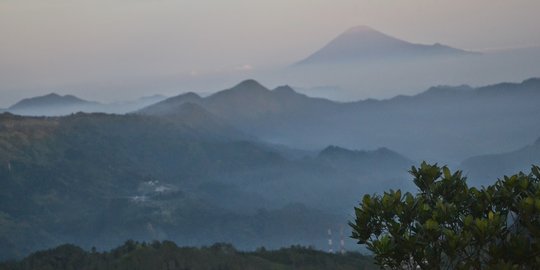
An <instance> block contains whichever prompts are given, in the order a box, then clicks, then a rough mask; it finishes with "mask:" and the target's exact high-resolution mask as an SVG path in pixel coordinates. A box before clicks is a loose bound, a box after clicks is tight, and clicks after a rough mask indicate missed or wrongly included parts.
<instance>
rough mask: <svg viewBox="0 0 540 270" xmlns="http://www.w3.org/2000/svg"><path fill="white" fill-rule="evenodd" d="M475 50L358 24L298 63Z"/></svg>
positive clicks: (388, 57)
mask: <svg viewBox="0 0 540 270" xmlns="http://www.w3.org/2000/svg"><path fill="white" fill-rule="evenodd" d="M471 53H472V52H468V51H465V50H460V49H456V48H452V47H449V46H446V45H442V44H439V43H436V44H433V45H423V44H414V43H410V42H407V41H404V40H400V39H397V38H394V37H392V36H389V35H386V34H384V33H381V32H379V31H377V30H375V29H373V28H371V27H369V26H357V27H353V28H350V29H349V30H347V31H345V32H344V33H342V34H341V35H339V36H338V37H336V38H335V39H334V40H332V41H330V42H329V43H328V44H327V45H326V46H324V47H323V48H321V49H320V50H318V51H316V52H315V53H313V54H312V55H310V56H309V57H307V58H306V59H304V60H301V61H299V62H298V63H297V64H296V65H313V64H327V63H354V62H360V63H361V62H364V61H376V60H392V59H394V60H395V59H398V60H404V59H407V58H409V59H416V58H424V57H437V56H458V55H467V54H471Z"/></svg>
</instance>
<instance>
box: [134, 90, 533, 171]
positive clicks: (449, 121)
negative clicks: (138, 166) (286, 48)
mask: <svg viewBox="0 0 540 270" xmlns="http://www.w3.org/2000/svg"><path fill="white" fill-rule="evenodd" d="M538 100H540V79H529V80H525V81H523V82H522V83H502V84H496V85H491V86H485V87H478V88H473V87H470V86H458V87H449V86H438V87H432V88H430V89H428V90H427V91H425V92H422V93H420V94H418V95H415V96H397V97H395V98H392V99H388V100H363V101H357V102H347V103H340V102H334V101H330V100H326V99H320V98H311V97H308V96H306V95H303V94H299V93H297V92H295V91H294V90H293V89H292V88H290V87H288V86H281V87H278V88H276V89H274V90H269V89H267V88H265V87H264V86H262V85H260V84H259V83H258V82H256V81H254V80H247V81H244V82H242V83H240V84H238V85H236V86H235V87H233V88H230V89H227V90H223V91H220V92H218V93H215V94H213V95H211V96H208V97H205V98H203V97H200V96H198V95H196V94H194V93H189V94H182V95H179V96H176V97H172V98H169V99H166V100H164V101H162V102H159V103H156V104H154V105H151V106H149V107H146V108H144V109H142V110H140V111H139V112H138V113H141V114H148V115H157V116H159V115H166V114H171V113H173V112H174V111H175V110H177V108H178V107H179V106H180V105H181V104H185V103H193V104H198V105H199V106H201V107H202V108H204V109H205V110H207V111H208V112H209V113H211V114H213V115H215V116H219V118H221V119H223V120H224V121H226V122H227V123H230V124H231V125H232V126H234V127H236V128H238V129H240V130H242V131H243V132H245V133H246V134H250V135H253V136H255V137H257V138H259V139H261V140H262V141H266V142H271V143H276V144H283V145H288V146H292V147H295V148H304V149H321V148H323V147H325V146H327V145H331V144H338V145H341V146H346V147H347V148H352V149H374V148H377V147H380V146H386V147H389V148H391V149H396V150H397V151H398V152H400V153H405V154H406V155H408V156H411V157H414V158H417V159H432V160H437V161H443V162H456V163H458V162H460V161H461V160H463V159H465V158H467V157H470V156H474V155H478V154H481V153H489V152H503V151H508V150H510V149H516V148H517V147H520V146H521V145H522V142H523V141H531V140H534V138H535V137H536V136H537V134H540V120H539V119H540V107H539V106H538V104H537V101H538Z"/></svg>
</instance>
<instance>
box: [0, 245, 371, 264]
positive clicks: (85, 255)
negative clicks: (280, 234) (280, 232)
mask: <svg viewBox="0 0 540 270" xmlns="http://www.w3.org/2000/svg"><path fill="white" fill-rule="evenodd" d="M0 269H2V270H33V269H40V270H49V269H50V270H57V269H77V270H90V269H92V270H106V269H130V270H147V269H148V270H203V269H204V270H206V269H216V270H218V269H220V270H221V269H223V270H224V269H227V270H235V269H238V270H240V269H242V270H244V269H257V270H265V269H273V270H280V269H282V270H288V269H291V270H292V269H297V270H301V269H306V270H307V269H310V270H318V269H333V270H348V269H351V270H352V269H355V270H358V269H377V268H376V267H375V266H374V265H373V264H372V259H371V258H370V257H367V256H364V255H361V254H359V253H346V254H343V255H342V254H331V253H325V252H322V251H317V250H314V249H311V248H305V247H301V246H291V247H289V248H282V249H279V250H274V251H267V250H265V249H264V248H260V249H257V251H255V252H240V251H237V250H236V249H235V248H234V247H233V246H232V245H229V244H214V245H212V246H210V247H203V248H191V247H178V246H177V245H176V244H175V243H174V242H170V241H164V242H157V241H155V242H152V243H151V244H147V243H138V242H134V241H127V242H126V243H125V244H124V245H122V246H120V247H117V248H115V249H113V250H111V251H108V252H96V251H95V250H93V251H90V252H88V251H85V250H83V249H81V248H79V247H77V246H74V245H62V246H59V247H57V248H54V249H50V250H46V251H40V252H36V253H34V254H32V255H30V256H28V257H26V258H25V259H23V260H21V261H18V262H9V263H3V264H2V263H0Z"/></svg>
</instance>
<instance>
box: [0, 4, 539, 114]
mask: <svg viewBox="0 0 540 270" xmlns="http://www.w3.org/2000/svg"><path fill="white" fill-rule="evenodd" d="M539 12H540V1H538V0H511V1H510V0H451V1H450V0H445V1H442V0H264V1H263V0H177V1H172V0H0V107H5V106H8V105H10V104H12V103H13V102H14V101H16V100H18V99H20V98H23V97H28V96H32V95H38V94H45V93H49V92H53V91H55V92H59V93H73V94H77V95H79V96H82V97H84V98H88V99H97V100H107V99H123V98H130V97H135V96H140V95H145V94H146V95H150V94H154V93H165V94H174V93H177V92H181V91H182V89H183V87H184V85H182V83H181V82H182V81H183V80H185V81H189V80H191V81H193V80H200V81H204V80H205V79H207V76H209V75H208V74H216V73H219V74H227V73H235V74H238V73H242V72H245V73H246V77H248V76H249V73H250V72H252V69H253V70H257V69H262V68H268V67H272V66H279V65H287V64H290V63H293V62H295V61H297V60H299V59H301V58H304V57H305V56H307V55H309V54H310V53H312V52H313V51H315V50H317V49H318V48H320V47H321V46H323V45H324V44H325V43H327V42H328V41H329V40H330V39H332V38H334V37H335V36H337V35H338V34H340V33H341V32H343V31H344V30H346V29H347V28H350V27H352V26H355V25H369V26H371V27H373V28H375V29H378V30H380V31H382V32H385V33H388V34H390V35H393V36H396V37H399V38H402V39H405V40H408V41H411V42H418V43H430V44H431V43H435V42H440V43H444V44H448V45H451V46H455V47H459V48H464V49H472V50H483V49H487V48H513V47H526V46H535V45H540V31H539V30H538V26H539V25H540V20H539V19H538V17H539V15H538V13H539ZM168 80H169V81H174V82H175V83H177V84H178V85H177V86H176V85H175V87H174V89H171V87H170V85H169V86H167V87H165V86H162V85H165V84H161V83H159V82H164V81H168ZM178 82H180V83H178ZM134 85H139V86H140V87H131V86H134ZM187 85H188V84H187V83H186V86H185V87H187ZM209 85H210V84H209ZM213 85H215V87H216V88H218V89H219V86H220V84H219V83H216V84H213ZM226 86H227V85H224V87H226ZM111 89H117V90H115V91H112V90H111ZM209 90H211V89H209Z"/></svg>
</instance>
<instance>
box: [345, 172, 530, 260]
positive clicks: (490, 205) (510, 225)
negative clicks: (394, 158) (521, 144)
mask: <svg viewBox="0 0 540 270" xmlns="http://www.w3.org/2000/svg"><path fill="white" fill-rule="evenodd" d="M410 173H411V174H412V176H413V177H414V184H415V185H416V186H417V187H418V193H417V194H416V195H413V194H411V193H404V194H402V192H401V191H400V190H397V191H394V190H390V191H388V192H385V193H384V194H383V195H382V196H380V195H372V196H370V195H365V196H364V197H363V199H362V202H361V203H360V204H359V206H358V207H355V215H356V218H355V220H354V222H350V226H351V227H352V229H353V233H352V238H354V239H357V240H358V243H359V244H365V245H366V246H367V248H368V249H369V250H371V251H372V252H373V253H374V256H375V260H376V263H377V264H378V265H379V266H381V267H382V268H391V269H404V268H405V269H537V267H538V266H539V265H540V168H539V167H537V166H533V167H532V170H531V173H530V174H524V173H521V172H520V173H518V174H516V175H512V176H509V177H508V176H504V178H503V179H499V180H497V181H496V182H495V184H493V185H491V186H487V187H482V188H480V189H477V188H475V187H468V186H467V183H466V178H465V177H463V176H462V172H461V171H456V172H454V173H452V172H451V171H450V170H449V169H448V168H447V167H446V166H444V167H439V166H437V164H435V165H430V164H427V163H425V162H424V163H422V164H421V165H420V168H416V167H412V169H411V170H410Z"/></svg>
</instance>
